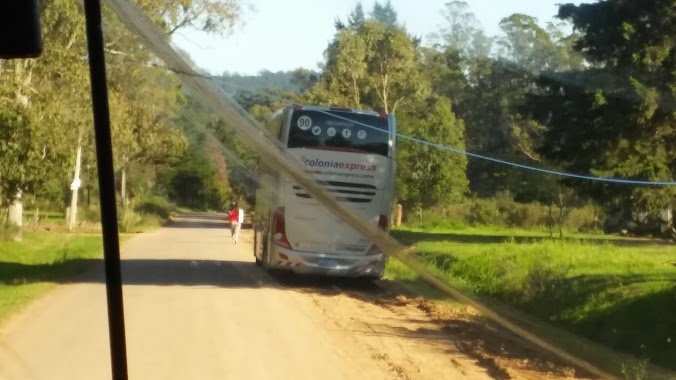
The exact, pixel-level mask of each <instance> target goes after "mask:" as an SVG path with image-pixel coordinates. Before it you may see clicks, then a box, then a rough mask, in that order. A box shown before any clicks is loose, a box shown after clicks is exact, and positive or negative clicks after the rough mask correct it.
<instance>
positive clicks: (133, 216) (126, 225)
mask: <svg viewBox="0 0 676 380" xmlns="http://www.w3.org/2000/svg"><path fill="white" fill-rule="evenodd" d="M142 221H143V216H142V215H141V214H138V213H136V212H134V211H133V210H131V209H126V210H122V211H121V212H120V213H119V214H118V216H117V226H118V228H119V229H120V232H122V233H125V234H126V233H129V231H130V230H132V229H133V228H134V227H137V226H139V225H140V224H141V222H142Z"/></svg>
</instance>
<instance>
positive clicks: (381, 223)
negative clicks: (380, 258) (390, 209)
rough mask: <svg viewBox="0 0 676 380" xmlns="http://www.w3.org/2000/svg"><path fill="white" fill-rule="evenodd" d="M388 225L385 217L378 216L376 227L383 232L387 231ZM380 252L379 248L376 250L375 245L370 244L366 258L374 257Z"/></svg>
mask: <svg viewBox="0 0 676 380" xmlns="http://www.w3.org/2000/svg"><path fill="white" fill-rule="evenodd" d="M388 223H389V220H388V218H387V215H380V218H379V219H378V227H379V228H380V229H381V230H383V231H387V225H388ZM381 253H382V251H381V250H380V248H378V246H377V245H375V244H371V247H370V248H369V250H368V252H366V255H367V256H374V255H379V254H381Z"/></svg>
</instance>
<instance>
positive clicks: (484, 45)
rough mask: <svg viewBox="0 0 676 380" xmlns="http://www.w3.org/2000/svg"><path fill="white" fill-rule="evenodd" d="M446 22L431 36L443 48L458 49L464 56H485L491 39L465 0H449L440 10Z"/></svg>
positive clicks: (488, 52)
mask: <svg viewBox="0 0 676 380" xmlns="http://www.w3.org/2000/svg"><path fill="white" fill-rule="evenodd" d="M442 15H443V17H444V19H445V20H446V24H445V25H443V26H442V27H441V29H440V30H439V32H438V33H432V34H431V36H430V37H431V38H432V39H433V40H434V41H435V42H436V44H437V45H439V46H441V47H442V48H443V49H452V50H457V51H459V52H460V53H461V54H462V55H463V56H464V57H465V58H470V57H486V56H488V55H489V54H490V53H491V49H492V45H493V39H492V38H489V37H488V36H486V34H485V33H484V31H483V29H482V28H481V24H480V23H479V20H478V19H477V17H476V15H475V14H474V13H472V12H471V10H470V7H469V5H468V4H467V2H465V1H451V2H448V3H446V5H445V8H444V9H443V10H442Z"/></svg>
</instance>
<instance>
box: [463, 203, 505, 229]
mask: <svg viewBox="0 0 676 380" xmlns="http://www.w3.org/2000/svg"><path fill="white" fill-rule="evenodd" d="M467 222H468V223H469V224H471V225H473V226H477V225H489V226H499V225H502V224H503V219H502V215H501V214H500V209H499V207H498V202H497V201H496V200H494V199H475V200H473V201H471V203H470V206H469V212H468V213H467Z"/></svg>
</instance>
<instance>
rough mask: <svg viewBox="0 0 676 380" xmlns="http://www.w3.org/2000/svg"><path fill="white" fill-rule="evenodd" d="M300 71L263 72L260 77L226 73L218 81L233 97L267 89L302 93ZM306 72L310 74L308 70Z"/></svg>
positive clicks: (259, 74)
mask: <svg viewBox="0 0 676 380" xmlns="http://www.w3.org/2000/svg"><path fill="white" fill-rule="evenodd" d="M301 70H302V69H301ZM298 71H299V70H293V71H278V72H271V71H267V70H263V71H261V72H260V73H258V75H240V74H230V73H224V74H223V75H221V76H219V77H218V79H216V81H217V83H218V84H219V85H220V87H221V88H223V90H224V91H225V92H227V93H228V94H230V95H233V96H234V95H237V94H238V93H240V92H242V91H262V90H265V89H279V90H283V91H288V92H294V93H301V92H302V87H301V86H302V83H301V82H299V81H298V79H297V78H298V74H297V73H298ZM304 71H305V72H308V71H307V70H304ZM313 74H315V73H313ZM317 75H318V74H317Z"/></svg>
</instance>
